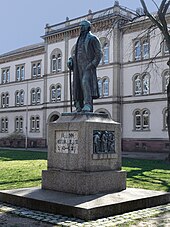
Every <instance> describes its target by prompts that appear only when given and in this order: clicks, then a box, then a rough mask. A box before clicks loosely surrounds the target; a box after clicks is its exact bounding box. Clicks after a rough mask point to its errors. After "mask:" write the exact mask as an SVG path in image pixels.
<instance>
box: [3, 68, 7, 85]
mask: <svg viewBox="0 0 170 227" xmlns="http://www.w3.org/2000/svg"><path fill="white" fill-rule="evenodd" d="M5 83H6V71H5V70H3V71H2V84H5Z"/></svg>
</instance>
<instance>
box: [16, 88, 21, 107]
mask: <svg viewBox="0 0 170 227" xmlns="http://www.w3.org/2000/svg"><path fill="white" fill-rule="evenodd" d="M15 104H16V105H20V92H19V91H16V94H15Z"/></svg>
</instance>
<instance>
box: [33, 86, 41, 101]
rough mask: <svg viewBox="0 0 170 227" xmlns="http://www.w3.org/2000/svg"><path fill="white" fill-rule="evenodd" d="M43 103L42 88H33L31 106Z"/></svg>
mask: <svg viewBox="0 0 170 227" xmlns="http://www.w3.org/2000/svg"><path fill="white" fill-rule="evenodd" d="M40 102H41V90H40V88H36V89H35V88H32V90H31V104H32V105H35V104H39V103H40Z"/></svg>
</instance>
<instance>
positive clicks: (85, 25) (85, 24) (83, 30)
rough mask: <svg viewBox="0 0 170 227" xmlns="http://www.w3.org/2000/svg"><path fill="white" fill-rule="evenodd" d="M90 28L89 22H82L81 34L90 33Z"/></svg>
mask: <svg viewBox="0 0 170 227" xmlns="http://www.w3.org/2000/svg"><path fill="white" fill-rule="evenodd" d="M89 27H90V23H88V22H87V21H82V22H81V23H80V30H81V32H85V31H88V30H89Z"/></svg>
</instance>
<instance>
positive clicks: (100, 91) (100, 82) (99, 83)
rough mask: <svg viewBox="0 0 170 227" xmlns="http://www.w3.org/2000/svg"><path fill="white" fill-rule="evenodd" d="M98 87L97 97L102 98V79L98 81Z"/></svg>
mask: <svg viewBox="0 0 170 227" xmlns="http://www.w3.org/2000/svg"><path fill="white" fill-rule="evenodd" d="M98 87H99V95H100V97H102V94H103V91H102V90H103V88H102V79H98Z"/></svg>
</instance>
